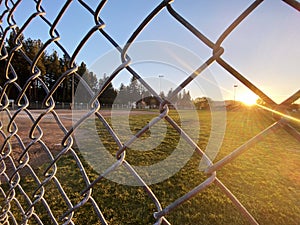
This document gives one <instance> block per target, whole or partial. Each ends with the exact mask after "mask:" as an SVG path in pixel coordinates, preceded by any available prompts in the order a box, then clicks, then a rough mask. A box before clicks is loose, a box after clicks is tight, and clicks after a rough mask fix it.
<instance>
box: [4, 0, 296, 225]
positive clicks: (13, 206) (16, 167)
mask: <svg viewBox="0 0 300 225" xmlns="http://www.w3.org/2000/svg"><path fill="white" fill-rule="evenodd" d="M21 2H22V1H8V0H6V1H0V4H1V7H2V9H3V11H2V12H1V20H0V21H1V23H0V24H1V33H0V35H1V36H0V37H1V39H0V40H1V58H0V60H1V62H2V64H1V66H3V68H1V84H0V85H1V86H0V109H1V113H2V117H1V124H0V136H1V142H0V146H1V156H0V176H1V186H0V192H1V193H0V195H1V197H0V221H1V224H18V223H21V224H28V223H29V224H31V223H32V224H45V222H44V221H43V220H42V219H41V215H46V217H48V219H49V221H51V223H53V224H75V223H76V222H74V216H75V215H76V212H77V211H78V210H80V208H81V207H85V205H89V206H90V208H92V209H93V210H94V211H93V215H94V217H97V218H98V221H99V223H101V224H108V223H109V219H108V218H107V217H106V214H109V213H107V211H106V213H103V210H107V209H105V206H100V205H99V204H98V202H97V201H96V200H95V198H94V192H95V191H96V189H97V184H98V183H101V182H102V179H103V177H104V176H105V174H108V173H110V172H112V171H113V170H116V169H117V168H118V167H121V166H122V167H124V168H125V169H126V170H127V171H128V172H129V173H130V174H131V175H132V176H133V177H134V179H135V180H136V181H137V182H138V183H139V184H140V185H141V186H142V187H143V189H144V191H145V193H146V194H147V195H148V196H149V199H150V201H152V203H153V204H154V205H155V208H156V209H155V210H154V211H153V219H154V220H155V224H169V222H168V219H167V217H168V216H167V214H168V213H170V212H171V211H172V210H174V209H176V208H178V207H179V206H181V205H184V203H185V202H186V201H187V200H189V199H191V198H194V196H196V194H198V193H200V192H202V191H203V190H204V189H205V188H207V187H209V186H211V185H216V186H218V187H219V188H220V190H221V191H222V192H223V193H224V194H225V195H227V196H228V198H229V199H230V200H231V201H232V203H233V204H234V205H236V207H237V209H238V210H239V211H240V213H241V214H242V215H243V216H244V217H245V218H246V219H247V220H248V221H249V223H250V224H258V222H257V221H256V219H255V218H254V217H253V216H252V215H251V214H250V213H249V212H248V210H247V209H246V208H245V207H244V206H243V205H242V204H241V202H240V201H239V200H238V199H237V197H236V196H235V195H234V194H232V193H231V191H230V190H229V189H228V188H227V187H226V186H225V185H224V184H223V182H222V181H221V180H220V179H219V178H218V177H217V171H218V170H221V169H222V167H223V166H224V165H226V164H228V163H230V162H231V161H232V160H233V159H235V158H236V157H238V156H239V155H241V154H243V153H244V152H245V151H246V150H247V149H249V148H250V147H251V146H253V145H254V144H256V143H258V142H260V141H261V140H262V139H263V138H264V137H266V136H267V135H268V134H270V133H271V132H273V131H275V130H279V129H284V130H286V131H287V132H288V133H289V134H290V135H291V136H292V137H294V138H295V139H296V140H298V141H300V134H299V132H298V131H297V130H296V129H295V128H294V127H293V126H292V125H291V124H290V121H289V120H288V119H287V118H281V117H277V118H276V120H277V121H276V122H275V123H273V124H272V125H271V126H269V127H267V128H265V129H264V130H263V131H261V132H260V133H259V134H258V135H256V136H254V137H253V138H251V139H250V140H248V141H247V142H246V143H244V144H243V145H241V146H240V147H238V148H236V149H233V150H232V152H231V153H230V154H228V155H227V156H225V157H224V158H223V159H221V160H219V161H217V162H215V163H213V162H211V161H210V159H209V158H208V157H207V156H206V154H205V152H203V151H202V149H201V148H200V147H199V146H198V145H197V144H196V143H195V142H194V141H193V140H192V139H191V138H190V137H189V136H188V135H187V134H186V133H185V132H184V130H183V129H182V128H181V126H180V125H179V124H177V123H176V122H175V121H174V120H173V119H172V118H171V117H170V116H169V110H168V104H167V102H166V101H164V100H163V99H162V98H161V97H160V95H159V93H157V92H156V91H155V90H154V89H153V88H152V87H151V86H150V85H149V84H148V83H147V82H146V81H145V80H144V79H143V77H141V76H140V75H139V74H138V72H137V71H135V70H134V69H133V68H131V67H130V62H131V59H130V57H129V56H128V55H127V52H128V50H129V49H130V47H131V45H132V44H133V43H134V42H135V40H136V38H137V37H138V36H139V34H140V33H141V32H142V31H143V29H144V28H145V27H147V25H148V24H149V22H151V20H152V19H153V18H155V17H156V16H157V15H158V14H159V13H160V12H161V11H162V10H166V11H167V12H168V13H169V14H170V15H171V16H172V17H173V18H174V20H176V21H177V22H178V23H179V24H181V25H182V26H184V27H185V28H186V29H187V30H188V32H190V33H192V34H193V35H194V36H195V37H196V38H197V39H198V40H199V42H203V43H204V44H205V45H207V46H208V47H209V48H210V49H211V50H212V54H211V56H210V57H209V58H208V60H207V61H206V62H205V63H203V65H200V67H199V68H198V69H197V70H196V71H194V72H193V73H192V74H191V75H189V76H188V77H187V78H186V79H185V80H184V81H183V82H182V83H181V84H180V85H179V86H178V88H176V89H174V90H173V93H172V95H171V96H176V95H177V94H178V93H179V92H180V90H181V89H182V88H184V87H186V86H187V85H188V84H189V83H191V82H193V80H194V79H195V77H197V76H199V75H200V74H201V73H202V72H203V71H205V70H206V69H207V67H208V66H209V65H211V64H212V63H218V64H219V65H220V66H222V67H223V68H224V69H225V70H227V71H228V72H229V73H230V74H231V75H232V76H233V77H235V78H236V79H238V80H239V81H240V82H241V83H243V84H244V85H245V86H247V87H248V88H249V89H250V90H252V91H253V92H254V93H255V94H256V95H258V96H259V97H260V98H261V99H263V100H264V102H265V103H266V104H267V105H268V107H270V108H273V109H277V110H284V109H285V108H286V107H287V106H289V105H291V104H292V103H294V102H295V101H297V100H298V99H299V97H300V90H298V91H297V92H296V93H294V94H293V95H292V96H290V97H289V98H288V99H286V100H285V101H283V102H282V103H281V104H277V103H275V101H274V100H273V99H271V98H270V97H269V96H268V95H266V94H265V93H264V92H263V91H262V90H261V89H259V88H258V87H256V86H255V85H254V84H253V83H251V82H250V81H249V80H248V79H247V78H246V77H245V76H244V75H242V74H241V73H239V72H238V71H237V70H235V69H234V68H233V67H232V66H231V65H230V64H229V63H227V62H226V61H225V60H224V59H223V58H222V54H223V53H224V51H226V49H224V48H223V47H222V43H223V41H224V40H225V39H226V38H227V36H228V35H229V34H230V33H231V32H232V31H233V30H234V29H235V28H236V27H237V26H238V25H239V24H240V23H241V22H242V21H243V20H245V18H247V17H248V16H249V15H250V14H251V13H252V12H253V11H255V10H256V9H257V8H259V5H260V4H261V3H262V2H263V1H262V0H261V1H253V3H252V4H251V5H250V6H249V7H248V8H247V9H246V10H245V11H244V12H242V13H241V14H240V16H238V17H237V18H236V20H235V21H234V22H233V23H232V24H231V25H230V26H229V27H228V28H227V29H226V30H225V31H224V33H223V34H222V35H220V37H219V38H218V40H217V41H216V42H213V41H211V40H210V39H209V38H208V37H207V36H205V34H203V33H201V32H200V29H199V28H197V27H194V26H193V25H192V24H190V23H189V22H188V21H187V20H186V19H185V18H184V17H183V16H182V15H180V14H179V13H178V12H177V11H176V10H175V9H174V8H173V7H172V2H173V1H172V0H165V1H162V2H161V3H160V4H158V5H157V6H156V8H155V9H153V10H152V11H151V12H150V13H149V14H148V16H147V17H146V18H145V19H144V20H143V21H142V22H141V23H140V25H139V26H138V28H137V29H136V30H135V31H134V32H133V33H132V34H131V35H130V38H129V39H128V41H127V42H126V44H125V45H124V47H122V46H121V45H120V44H119V43H117V42H116V41H115V39H114V37H113V36H111V35H109V34H108V33H107V32H106V30H105V27H106V26H109V24H105V21H104V20H102V19H101V12H102V10H103V9H104V8H105V3H106V2H107V1H101V2H100V3H99V4H98V6H97V7H96V8H91V7H90V6H89V4H88V3H87V2H85V1H81V0H78V3H79V4H80V5H81V7H82V8H83V9H84V10H86V12H87V13H90V14H91V15H92V16H93V18H94V21H93V22H94V26H93V27H91V28H90V30H89V31H88V32H87V33H86V34H85V35H84V38H83V39H82V40H81V42H80V43H79V44H78V45H77V46H76V48H75V51H74V52H73V53H70V52H68V51H67V50H66V48H65V47H64V46H63V45H62V44H61V43H60V38H61V35H60V31H59V30H58V29H57V26H58V24H59V22H60V20H61V19H62V18H63V16H64V14H65V13H66V12H67V11H68V9H69V7H70V5H71V4H73V1H66V2H65V3H64V4H62V6H61V10H60V11H59V13H58V14H57V16H56V17H55V18H54V19H53V20H51V19H49V18H48V17H47V11H46V10H47V9H44V8H43V1H41V0H40V1H38V0H36V1H34V3H35V4H36V11H35V12H33V13H32V14H31V15H28V19H27V20H26V22H25V23H24V24H18V23H17V21H15V19H14V12H15V11H16V10H17V9H18V7H19V5H21V4H20V3H21ZM283 2H285V3H286V7H293V8H294V9H296V10H297V11H299V10H300V3H299V2H298V1H294V0H284V1H283ZM133 13H134V12H133ZM35 18H40V19H42V21H43V22H44V23H45V24H46V25H47V26H48V28H49V29H48V30H49V39H48V40H47V41H46V42H45V43H44V44H43V45H42V46H41V47H40V49H39V50H38V52H37V54H36V55H34V56H29V55H27V54H26V52H24V51H23V50H22V40H21V39H22V35H23V33H24V31H25V30H26V28H27V27H28V26H29V25H30V24H31V23H32V22H33V21H34V20H35ZM4 20H6V21H7V23H6V24H4V23H3V21H4ZM10 33H11V34H12V35H13V44H14V47H13V48H11V49H9V50H8V48H7V38H8V36H9V34H10ZM95 33H100V34H101V35H102V36H103V38H105V39H106V40H107V41H108V42H109V43H110V44H111V45H112V46H113V47H114V48H115V49H117V50H118V51H119V54H120V57H121V59H122V64H120V65H119V66H118V68H116V70H115V71H114V72H113V73H112V74H109V76H108V79H107V80H106V81H105V83H104V84H103V85H102V87H101V89H100V91H99V92H97V93H96V94H94V96H93V97H92V101H91V107H90V110H89V112H88V113H87V114H85V115H84V116H82V117H81V118H80V119H79V120H77V122H76V123H75V124H74V125H73V126H72V127H70V126H66V125H65V124H64V123H63V122H62V118H61V116H60V115H59V113H58V112H57V110H56V109H55V107H56V104H57V103H56V99H55V95H54V93H55V92H56V91H57V89H58V88H59V87H60V86H61V85H62V84H63V82H64V81H65V80H66V79H70V78H72V77H74V78H76V79H79V80H80V79H82V78H81V77H80V76H79V75H78V74H77V70H78V65H76V59H77V56H78V55H79V53H80V52H81V50H82V49H83V47H84V46H85V44H86V43H87V41H88V40H89V39H91V38H92V36H93V35H94V34H95ZM51 44H54V45H55V46H56V47H57V48H59V49H60V50H61V51H62V52H63V53H64V54H65V56H66V57H67V58H68V62H69V63H68V65H67V69H66V71H65V72H63V73H62V74H61V75H60V77H58V78H57V79H56V80H55V84H54V85H53V86H52V87H48V86H47V85H46V84H45V82H44V80H43V79H42V77H43V73H42V71H41V69H40V68H39V66H38V61H39V59H40V58H41V56H42V55H43V54H44V53H45V51H46V49H47V47H48V46H50V45H51ZM16 53H20V55H21V56H22V57H23V59H25V61H27V62H28V64H29V65H30V70H31V76H30V77H28V79H27V80H26V82H25V85H24V86H20V85H19V83H18V79H19V77H20V76H21V75H20V74H17V73H16V71H15V70H14V65H13V63H12V60H13V58H14V57H16ZM122 70H127V71H128V72H129V73H131V74H132V76H134V77H135V78H137V79H139V81H140V82H141V83H142V85H143V87H144V88H146V89H147V90H148V91H149V92H150V93H151V94H152V95H153V96H156V97H157V99H158V101H159V103H160V106H159V116H158V117H157V118H156V119H155V120H152V121H151V122H150V123H149V124H147V125H146V126H145V127H143V128H142V129H140V130H139V131H138V132H137V133H136V135H135V136H134V137H132V139H130V140H127V141H126V142H125V143H123V142H121V141H120V140H119V138H118V136H117V134H116V133H114V130H113V129H112V128H111V127H110V125H109V124H108V122H107V121H106V118H105V117H104V116H103V115H102V114H101V111H100V102H99V101H98V97H100V96H101V95H102V94H103V92H104V90H105V89H106V88H107V87H108V86H109V84H110V83H111V82H112V81H113V80H114V79H115V78H116V77H118V76H119V74H120V72H121V71H122ZM37 85H39V88H41V89H42V90H43V92H44V93H45V97H44V98H43V105H42V107H41V109H40V110H39V111H38V115H37V114H36V111H34V112H33V110H32V109H31V108H30V107H29V106H30V98H29V93H30V88H32V87H34V86H37ZM10 89H13V90H14V91H15V92H17V97H16V98H15V99H14V100H15V101H14V102H15V104H16V109H14V110H12V109H11V108H10V101H9V99H10V96H9V90H10ZM24 115H25V117H26V118H27V119H28V120H29V121H30V127H27V134H26V135H27V136H26V137H23V136H22V135H20V134H19V127H20V125H21V124H20V120H18V119H19V118H23V117H24ZM91 115H95V116H96V117H97V118H98V119H100V121H102V123H103V124H104V125H105V127H106V129H107V131H108V132H109V133H110V135H111V136H112V138H113V139H114V141H115V143H116V144H117V145H118V148H119V149H118V151H117V154H116V156H115V163H114V164H112V165H111V166H110V167H109V168H108V169H107V171H105V173H104V174H100V175H99V176H98V177H95V176H93V177H91V176H90V175H89V174H88V173H87V172H86V164H84V163H83V162H82V159H81V158H80V156H79V154H78V152H77V151H76V150H75V149H74V140H73V136H72V135H73V134H74V132H75V131H76V129H77V128H78V127H79V126H80V125H81V124H82V123H83V122H84V121H85V120H86V119H88V118H89V117H90V116H91ZM49 117H51V118H52V119H53V120H54V121H55V123H56V124H57V128H56V130H53V131H52V134H53V138H55V137H54V133H55V132H58V133H59V135H60V136H61V137H62V138H61V141H58V142H57V144H56V145H49V144H47V140H45V139H47V138H51V136H50V137H49V136H48V137H47V136H46V137H45V134H44V130H43V127H42V126H41V123H42V121H43V120H44V119H45V118H49ZM160 120H165V121H166V122H167V123H169V124H170V125H171V126H172V127H173V128H174V129H175V130H176V131H177V132H178V133H179V134H180V135H181V137H182V138H183V139H184V140H185V141H186V145H189V146H192V147H193V148H194V149H195V152H196V153H198V154H199V155H200V156H201V157H203V158H204V159H205V160H206V161H208V164H209V165H208V167H207V168H206V169H205V174H206V176H207V177H206V179H205V180H204V181H203V182H201V183H200V184H198V185H197V186H196V187H194V188H193V189H192V190H190V191H188V192H186V193H185V194H184V195H182V196H181V197H179V198H178V199H176V200H175V201H173V202H171V203H170V204H169V205H167V206H165V207H163V206H162V205H161V202H160V199H159V198H158V197H156V193H155V191H153V190H152V189H151V188H150V187H149V186H148V185H147V184H146V182H145V181H144V180H143V179H142V178H141V177H140V176H139V174H138V173H137V171H136V170H135V169H134V167H132V165H131V164H130V163H129V162H128V161H126V154H125V153H126V151H127V149H128V147H129V146H130V144H131V143H132V142H134V141H135V140H136V139H138V138H139V137H140V136H141V135H143V134H144V133H145V132H147V130H148V129H149V128H150V127H151V126H153V125H155V124H156V123H157V122H159V121H160ZM6 123H7V126H4V124H6ZM47 135H51V134H47ZM34 146H39V148H40V149H41V151H43V153H44V154H45V155H46V156H47V160H48V163H47V166H46V167H41V168H40V167H39V168H38V169H37V168H36V167H34V165H32V163H31V162H32V155H31V154H32V152H33V151H35V148H34ZM53 148H56V153H55V154H54V153H53ZM58 148H59V150H58V151H57V149H58ZM16 149H20V151H19V152H18V153H16V151H15V150H16ZM57 152H58V153H57ZM66 154H68V155H71V158H72V161H73V162H75V164H76V167H77V168H78V169H79V171H80V173H79V177H80V179H81V181H82V182H83V183H82V184H81V185H82V187H80V196H77V201H76V202H75V203H74V201H73V200H72V198H73V197H74V196H72V193H71V194H70V192H69V191H67V190H66V187H64V186H63V185H61V182H63V180H61V178H59V177H58V173H64V174H66V175H65V178H67V177H68V173H69V172H70V173H71V172H72V171H64V170H63V168H61V167H58V163H59V162H60V161H61V159H62V158H63V157H64V155H66ZM40 170H42V171H40ZM25 177H31V181H30V182H31V188H32V189H31V190H27V189H26V187H25V186H26V185H27V184H26V183H24V182H23V180H24V179H25ZM51 185H52V186H51ZM49 186H51V187H52V188H54V189H56V190H57V192H56V194H57V195H58V196H59V198H60V199H61V201H62V202H63V203H62V204H63V205H64V207H63V212H61V211H60V215H57V213H55V212H54V211H55V210H56V209H55V207H54V206H53V205H52V204H51V202H49V200H47V199H48V196H47V187H49ZM74 188H75V189H76V188H77V187H74ZM111 198H112V199H113V200H112V201H118V199H114V198H117V197H116V196H113V195H112V196H111ZM58 207H59V206H58Z"/></svg>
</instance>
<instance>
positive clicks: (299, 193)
mask: <svg viewBox="0 0 300 225" xmlns="http://www.w3.org/2000/svg"><path fill="white" fill-rule="evenodd" d="M180 114H181V115H184V119H185V120H186V121H187V124H190V126H188V127H190V130H189V129H187V130H186V132H187V133H190V134H191V135H193V130H194V129H193V126H194V125H195V124H197V123H195V119H196V118H193V117H191V116H189V113H188V111H183V112H180ZM198 115H199V120H200V125H201V129H200V136H199V138H198V137H193V138H194V139H195V140H198V145H199V146H200V147H201V148H202V149H205V147H206V145H207V142H208V138H209V134H210V132H211V131H210V130H211V122H210V120H211V116H210V113H209V112H208V111H199V112H198ZM155 116H156V115H155V114H153V113H152V114H146V115H132V116H130V120H129V124H130V129H131V131H132V132H133V133H135V132H137V131H138V130H139V129H140V128H141V127H143V126H144V125H145V124H146V123H147V122H149V121H151V120H152V119H153V118H154V117H155ZM170 116H171V117H172V118H173V119H174V120H175V121H177V122H178V123H179V124H180V123H181V122H182V121H180V119H179V115H178V113H177V112H175V111H171V112H170ZM293 116H295V117H298V118H299V114H296V113H295V115H293ZM107 120H108V121H109V122H110V119H109V118H107ZM121 121H124V123H125V122H126V121H127V120H126V118H124V120H121ZM93 122H94V121H89V122H87V123H86V124H85V125H84V127H83V129H87V130H88V129H90V126H89V123H93ZM273 122H274V121H273V119H272V117H269V116H268V115H267V114H266V113H263V112H261V110H255V109H249V110H248V109H245V110H241V111H232V112H227V124H226V133H225V137H224V140H223V143H222V146H221V148H220V151H219V154H218V155H217V157H216V159H215V160H214V162H216V161H218V160H220V159H221V158H223V157H224V156H225V155H227V154H229V153H230V152H231V151H233V150H234V149H235V148H237V147H238V146H240V145H242V144H243V143H244V142H245V141H247V140H248V139H250V138H252V137H253V136H254V135H256V134H258V133H259V132H260V131H261V130H263V129H265V128H266V127H267V126H269V125H271V124H272V123H273ZM96 124H97V132H98V134H99V136H100V139H101V141H102V143H103V146H104V147H105V148H106V149H107V150H109V151H110V152H111V153H112V154H113V155H114V154H115V153H116V151H117V150H118V148H117V145H116V144H115V143H114V141H113V139H112V138H111V137H110V135H109V134H108V132H107V131H106V130H105V129H104V126H103V125H101V123H100V122H96ZM121 126H122V124H120V127H121ZM163 126H166V127H163ZM162 127H163V128H161V129H165V130H166V134H167V135H166V137H164V139H163V140H162V142H161V144H159V145H158V146H156V147H155V148H154V149H153V150H149V151H137V150H136V148H139V147H140V148H143V147H144V148H146V147H147V146H138V145H137V146H135V148H132V149H131V148H129V149H127V151H126V160H127V161H128V162H129V163H130V164H131V165H135V166H145V165H151V164H153V163H156V162H159V161H161V160H162V159H164V158H166V157H168V156H169V155H170V154H171V153H172V150H173V148H174V147H176V145H177V144H178V142H179V139H180V136H179V134H178V133H177V132H176V131H175V130H174V129H173V128H172V127H171V126H170V125H162ZM150 132H151V131H148V132H146V134H144V135H143V136H142V137H141V139H147V138H149V137H151V138H153V142H155V138H157V137H152V136H151V133H150ZM127 135H128V134H127ZM120 136H121V137H120V139H121V140H122V139H124V140H126V134H124V136H122V135H120ZM151 143H152V142H151ZM95 145H96V144H95V141H93V140H90V139H89V137H86V149H90V150H91V151H90V152H88V153H86V152H85V153H82V154H89V155H85V157H89V158H90V160H89V161H93V159H92V157H93V156H95V155H96V154H97V146H95ZM77 151H78V150H77ZM78 153H79V155H80V154H81V153H80V151H78ZM80 157H81V160H82V162H83V164H84V166H85V168H86V170H87V171H86V172H87V173H88V175H89V178H90V180H91V181H93V180H94V179H95V178H96V177H97V176H98V174H97V172H96V171H95V170H94V168H92V167H91V166H90V165H89V163H88V162H86V161H85V158H84V157H82V156H80ZM99 157H100V158H99ZM95 160H101V156H97V158H96V159H95ZM102 160H105V159H102ZM200 160H201V158H200V156H199V155H198V154H196V153H195V154H193V155H192V157H191V158H190V160H189V161H188V162H187V163H186V165H185V166H184V167H183V168H182V169H180V171H179V172H178V173H176V174H175V175H174V176H172V177H170V178H169V179H167V180H165V181H163V182H160V183H157V184H152V185H150V187H151V189H152V191H153V192H154V193H155V195H156V196H157V198H158V199H159V201H160V202H161V204H162V207H163V208H164V207H166V206H167V205H169V204H170V203H172V202H174V201H175V200H176V199H177V198H179V197H180V196H182V195H184V194H186V193H187V192H188V191H190V190H191V189H192V188H194V187H195V186H197V185H198V184H200V183H201V182H202V181H204V180H205V178H206V176H205V174H204V173H203V172H202V171H199V162H200ZM45 166H46V165H45ZM57 166H58V170H57V175H56V177H57V178H58V179H59V181H60V182H61V185H62V186H63V187H64V190H65V192H66V193H67V194H68V196H69V197H70V199H71V201H72V203H73V204H74V205H75V204H77V203H78V202H79V201H80V200H82V199H83V198H84V197H83V196H81V195H80V192H81V191H82V190H83V189H84V188H85V185H84V181H83V179H82V178H81V175H80V171H79V169H78V168H77V165H76V163H75V162H74V159H73V156H72V155H71V154H66V155H65V156H63V157H62V158H61V159H60V160H59V162H58V165H57ZM39 169H40V171H41V172H42V171H43V168H39ZM161 169H162V171H163V170H164V168H161ZM40 176H42V175H41V174H40ZM150 176H151V174H150ZM217 176H218V178H219V179H220V180H221V181H222V182H223V183H224V184H225V185H226V186H227V187H228V188H229V189H230V190H231V191H232V192H233V193H234V194H235V196H236V197H237V198H238V199H239V200H240V201H241V202H242V203H243V204H244V206H245V207H246V208H247V209H248V210H249V212H250V213H251V214H252V215H253V216H254V218H256V219H257V221H258V222H259V223H260V224H278V225H279V224H280V225H281V224H289V225H292V224H295V225H296V224H299V221H300V201H299V199H300V145H299V142H297V141H296V140H295V139H293V138H292V137H291V136H290V135H289V134H288V133H286V131H284V130H279V131H278V132H276V133H272V134H270V135H268V136H267V137H266V138H265V139H264V140H263V141H261V142H260V143H258V144H256V145H255V146H253V147H252V148H250V149H249V150H248V151H247V152H245V153H244V154H242V155H241V156H239V157H238V158H237V159H235V160H234V161H233V162H231V163H229V164H228V165H226V166H224V167H223V168H222V169H220V170H219V171H218V172H217ZM120 179H121V178H120ZM25 181H26V182H24V180H23V182H22V185H23V186H24V189H28V190H31V188H32V187H31V184H32V182H31V181H33V178H31V177H30V176H27V178H26V180H25ZM33 183H34V182H33ZM28 192H29V194H30V193H33V190H31V191H28ZM92 196H93V198H94V199H95V200H96V202H97V203H98V205H99V207H100V209H101V210H102V213H103V214H104V216H105V218H106V220H107V221H108V222H109V224H119V225H121V224H128V225H129V224H136V225H139V224H153V223H154V222H155V220H154V218H153V213H154V212H155V211H156V209H155V206H154V204H153V203H152V202H151V200H150V198H149V197H148V196H147V194H146V193H145V191H144V190H143V188H141V187H134V186H125V185H121V184H117V183H115V182H112V181H110V180H109V179H102V180H101V181H100V182H99V183H97V184H96V185H95V187H94V188H93V193H92ZM45 199H46V200H47V201H48V203H49V205H50V207H51V208H52V211H53V214H54V216H55V217H56V218H59V217H60V216H61V215H62V212H64V211H66V210H67V205H66V204H65V203H64V201H63V199H62V197H60V194H59V192H58V190H57V188H56V184H55V182H54V181H53V180H52V181H50V182H49V184H48V185H47V186H46V187H45ZM38 204H40V205H41V208H43V206H42V203H38ZM38 214H40V215H42V217H43V218H45V223H46V224H48V223H49V219H48V216H47V214H46V211H45V210H40V211H38ZM166 218H167V219H168V220H169V221H170V222H171V223H172V224H236V225H241V224H248V222H247V221H246V220H245V219H244V218H243V217H242V216H241V214H240V213H239V212H238V211H237V209H236V208H235V206H234V205H233V204H232V203H231V201H230V200H229V199H228V198H227V197H226V196H225V195H224V194H223V193H222V192H221V190H220V189H219V188H218V187H217V186H216V185H214V184H212V185H211V186H210V187H208V188H207V189H205V190H204V191H203V192H201V193H199V194H198V195H196V196H195V197H193V198H192V199H190V200H189V201H187V202H185V203H184V204H182V205H180V206H179V207H177V208H176V209H175V210H174V211H171V212H170V213H169V214H168V215H167V216H166ZM74 222H75V223H76V224H101V223H100V221H99V220H98V219H97V217H96V214H95V212H94V211H93V207H92V204H91V203H90V202H88V203H86V204H85V205H84V206H82V207H80V208H79V209H78V210H77V211H76V212H75V214H74ZM30 224H31V223H30ZM32 224H34V223H33V222H32Z"/></svg>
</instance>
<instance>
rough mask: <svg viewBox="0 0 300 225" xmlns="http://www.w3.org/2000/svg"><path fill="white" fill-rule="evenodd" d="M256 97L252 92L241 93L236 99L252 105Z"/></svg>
mask: <svg viewBox="0 0 300 225" xmlns="http://www.w3.org/2000/svg"><path fill="white" fill-rule="evenodd" d="M257 99H258V97H257V95H256V94H254V93H252V92H247V93H243V94H241V95H240V96H239V98H238V100H239V101H241V102H242V103H244V104H245V105H247V106H253V105H255V104H256V101H257Z"/></svg>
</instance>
